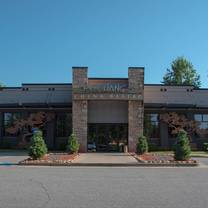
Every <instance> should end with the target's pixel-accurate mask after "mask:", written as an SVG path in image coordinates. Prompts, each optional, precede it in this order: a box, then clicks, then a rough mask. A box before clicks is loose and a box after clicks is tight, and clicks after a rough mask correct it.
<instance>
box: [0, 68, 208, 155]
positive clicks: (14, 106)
mask: <svg viewBox="0 0 208 208" xmlns="http://www.w3.org/2000/svg"><path fill="white" fill-rule="evenodd" d="M72 75H73V76H72V77H73V80H72V83H68V84H64V83H59V84H50V83H48V84H46V83H45V84H22V86H21V87H2V88H0V146H1V147H2V148H16V147H18V142H19V140H20V138H19V132H16V133H11V132H8V131H7V128H9V127H11V126H12V125H14V123H15V122H16V121H17V120H20V119H24V118H26V117H28V116H29V115H30V114H31V113H33V114H35V113H38V112H45V113H46V114H47V113H50V115H51V114H53V118H52V119H51V120H49V121H48V122H47V123H46V124H45V126H44V128H43V133H44V139H45V142H46V144H47V146H48V148H49V149H55V150H59V149H64V148H65V145H66V142H67V139H68V137H69V135H70V134H71V133H72V132H73V133H75V134H76V136H77V138H78V140H79V142H80V152H87V151H89V150H93V151H98V152H99V151H123V150H124V148H127V149H128V151H129V152H134V151H135V148H136V143H137V139H138V136H139V135H143V133H144V129H147V128H148V129H149V131H150V134H149V138H148V140H149V144H150V146H151V147H152V148H161V149H169V148H171V147H172V145H173V143H174V141H175V135H173V134H172V133H171V129H170V128H169V127H168V125H167V124H166V123H165V122H163V121H161V120H160V114H164V113H168V112H176V113H178V114H183V115H185V116H186V117H187V118H188V119H190V120H196V121H197V122H199V124H200V125H199V126H200V127H199V128H201V129H202V130H203V129H204V130H206V129H208V89H195V88H194V87H193V86H167V85H162V84H144V68H143V67H129V68H128V78H89V77H88V68H87V67H73V68H72ZM147 122H148V124H147ZM207 138H208V137H207V135H206V134H193V136H192V138H191V146H192V148H195V149H201V148H202V144H203V143H204V142H207Z"/></svg>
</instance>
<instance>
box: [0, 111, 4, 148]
mask: <svg viewBox="0 0 208 208" xmlns="http://www.w3.org/2000/svg"><path fill="white" fill-rule="evenodd" d="M3 125H4V124H3V113H2V112H0V145H2V142H3V141H2V140H3Z"/></svg>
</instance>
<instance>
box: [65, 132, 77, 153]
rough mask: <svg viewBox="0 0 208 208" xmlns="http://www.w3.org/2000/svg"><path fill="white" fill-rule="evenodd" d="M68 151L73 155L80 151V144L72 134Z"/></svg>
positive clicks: (67, 147)
mask: <svg viewBox="0 0 208 208" xmlns="http://www.w3.org/2000/svg"><path fill="white" fill-rule="evenodd" d="M66 151H67V152H69V153H72V154H73V153H77V152H78V151H79V142H78V140H77V137H76V135H75V134H71V136H70V137H69V140H68V144H67V146H66Z"/></svg>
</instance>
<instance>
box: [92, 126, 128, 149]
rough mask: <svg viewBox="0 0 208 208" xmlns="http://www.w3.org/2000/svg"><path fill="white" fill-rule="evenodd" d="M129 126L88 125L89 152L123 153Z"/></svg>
mask: <svg viewBox="0 0 208 208" xmlns="http://www.w3.org/2000/svg"><path fill="white" fill-rule="evenodd" d="M127 144H128V124H88V151H96V152H123V151H124V146H125V145H127Z"/></svg>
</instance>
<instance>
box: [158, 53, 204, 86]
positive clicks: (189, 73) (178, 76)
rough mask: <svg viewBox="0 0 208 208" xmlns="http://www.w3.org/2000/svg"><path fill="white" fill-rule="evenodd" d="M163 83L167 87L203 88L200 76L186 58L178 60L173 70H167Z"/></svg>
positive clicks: (175, 61) (172, 66) (174, 62)
mask: <svg viewBox="0 0 208 208" xmlns="http://www.w3.org/2000/svg"><path fill="white" fill-rule="evenodd" d="M162 83H164V84H166V85H193V86H194V87H196V88H199V87H200V86H201V82H200V76H199V75H198V74H197V72H196V69H194V66H193V65H192V63H191V62H189V61H188V60H187V59H185V58H184V57H178V58H176V59H175V60H174V61H173V62H172V64H171V69H167V72H166V74H165V75H164V77H163V81H162Z"/></svg>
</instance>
